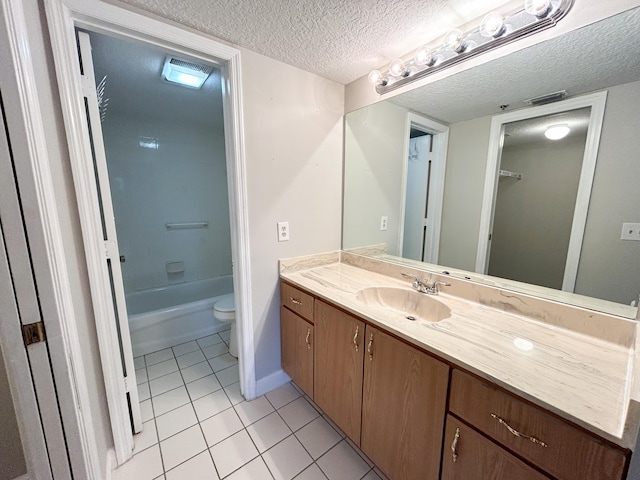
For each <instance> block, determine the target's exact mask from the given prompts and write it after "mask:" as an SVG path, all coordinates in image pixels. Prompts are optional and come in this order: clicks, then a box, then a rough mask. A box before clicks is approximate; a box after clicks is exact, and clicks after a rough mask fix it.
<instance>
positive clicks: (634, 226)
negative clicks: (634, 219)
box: [620, 223, 640, 241]
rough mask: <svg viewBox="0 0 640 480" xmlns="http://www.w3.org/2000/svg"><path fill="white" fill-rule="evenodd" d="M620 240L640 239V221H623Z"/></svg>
mask: <svg viewBox="0 0 640 480" xmlns="http://www.w3.org/2000/svg"><path fill="white" fill-rule="evenodd" d="M620 240H638V241H640V223H623V224H622V233H621V234H620Z"/></svg>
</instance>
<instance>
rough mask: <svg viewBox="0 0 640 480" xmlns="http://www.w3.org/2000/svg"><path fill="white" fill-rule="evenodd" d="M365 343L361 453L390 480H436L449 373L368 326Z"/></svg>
mask: <svg viewBox="0 0 640 480" xmlns="http://www.w3.org/2000/svg"><path fill="white" fill-rule="evenodd" d="M365 342H366V347H365V360H364V390H363V400H362V450H363V451H364V453H366V454H367V455H368V456H369V458H371V460H372V461H373V462H374V463H375V464H376V465H377V466H378V468H380V469H381V470H382V471H383V472H384V473H385V474H386V475H387V476H388V477H389V478H393V480H403V479H406V480H409V479H417V478H419V479H421V480H437V478H438V474H439V470H440V456H441V450H442V430H443V427H444V419H445V408H446V401H447V386H448V383H449V367H448V366H447V365H446V364H444V363H442V362H440V361H439V360H436V359H435V358H433V357H431V356H429V355H427V354H425V353H423V352H421V351H419V350H417V349H416V348H414V347H412V346H410V345H407V344H406V343H403V342H401V341H399V340H397V339H395V338H393V337H391V336H390V335H387V334H386V333H383V332H381V331H380V330H377V329H376V328H373V327H371V326H369V325H368V326H367V330H366V337H365ZM469 478H472V477H469Z"/></svg>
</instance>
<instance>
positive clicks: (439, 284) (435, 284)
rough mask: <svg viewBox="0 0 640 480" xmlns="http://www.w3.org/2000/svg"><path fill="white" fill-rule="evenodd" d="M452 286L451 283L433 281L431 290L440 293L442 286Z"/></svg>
mask: <svg viewBox="0 0 640 480" xmlns="http://www.w3.org/2000/svg"><path fill="white" fill-rule="evenodd" d="M450 286H451V284H450V283H447V282H441V281H436V282H433V284H432V285H431V290H432V291H433V293H435V294H436V295H437V294H438V293H440V287H450Z"/></svg>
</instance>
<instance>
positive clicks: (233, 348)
mask: <svg viewBox="0 0 640 480" xmlns="http://www.w3.org/2000/svg"><path fill="white" fill-rule="evenodd" d="M229 355H231V356H232V357H234V358H238V334H237V331H236V322H235V320H234V321H233V322H231V332H230V334H229Z"/></svg>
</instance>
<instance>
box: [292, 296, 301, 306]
mask: <svg viewBox="0 0 640 480" xmlns="http://www.w3.org/2000/svg"><path fill="white" fill-rule="evenodd" d="M289 299H291V303H293V304H294V305H302V302H301V301H300V300H297V299H295V298H293V297H289Z"/></svg>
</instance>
